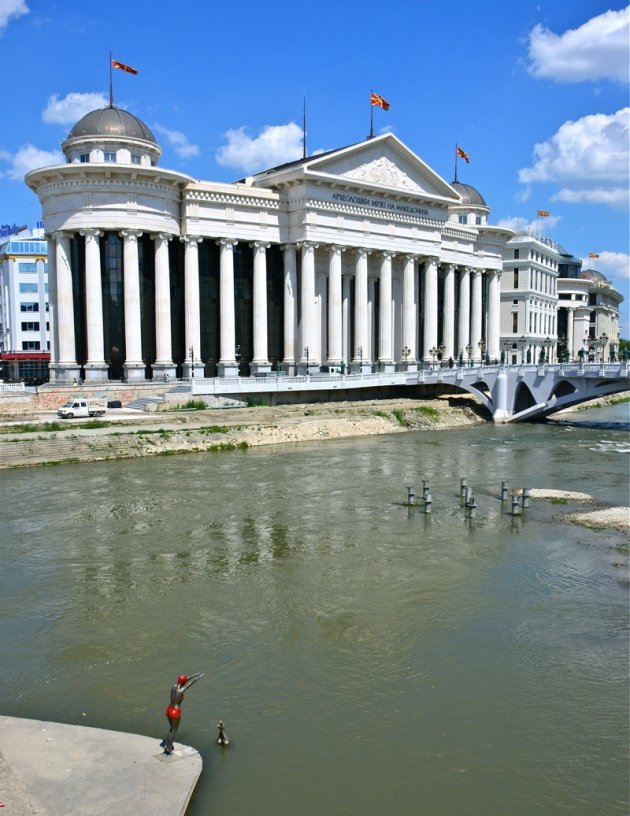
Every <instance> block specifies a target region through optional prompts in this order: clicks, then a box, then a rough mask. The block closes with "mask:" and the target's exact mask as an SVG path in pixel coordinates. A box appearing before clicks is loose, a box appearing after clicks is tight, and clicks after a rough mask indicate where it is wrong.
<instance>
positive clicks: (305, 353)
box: [304, 346, 308, 377]
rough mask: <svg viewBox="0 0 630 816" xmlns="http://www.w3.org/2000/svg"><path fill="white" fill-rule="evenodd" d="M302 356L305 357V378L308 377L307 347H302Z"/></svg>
mask: <svg viewBox="0 0 630 816" xmlns="http://www.w3.org/2000/svg"><path fill="white" fill-rule="evenodd" d="M304 356H305V357H306V376H307V377H308V346H304Z"/></svg>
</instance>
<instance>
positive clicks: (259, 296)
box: [249, 241, 271, 374]
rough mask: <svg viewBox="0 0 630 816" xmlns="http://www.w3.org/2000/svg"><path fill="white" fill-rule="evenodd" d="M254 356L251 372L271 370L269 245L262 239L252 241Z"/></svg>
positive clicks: (250, 367)
mask: <svg viewBox="0 0 630 816" xmlns="http://www.w3.org/2000/svg"><path fill="white" fill-rule="evenodd" d="M250 246H251V247H252V248H253V250H254V281H253V282H254V287H253V288H254V291H253V297H254V307H253V311H254V357H253V359H252V361H251V363H250V366H249V370H250V373H251V374H256V373H258V372H269V371H271V363H270V362H269V353H268V349H267V250H268V249H269V247H270V246H271V245H270V244H266V243H265V242H264V241H254V243H253V244H251V245H250Z"/></svg>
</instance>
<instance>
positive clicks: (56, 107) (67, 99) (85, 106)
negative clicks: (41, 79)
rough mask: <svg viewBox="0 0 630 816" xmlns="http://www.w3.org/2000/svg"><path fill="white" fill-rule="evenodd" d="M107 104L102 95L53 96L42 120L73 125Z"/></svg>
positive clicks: (70, 94) (74, 94)
mask: <svg viewBox="0 0 630 816" xmlns="http://www.w3.org/2000/svg"><path fill="white" fill-rule="evenodd" d="M0 2H2V0H0ZM108 103H109V100H108V98H107V97H106V96H105V94H102V93H69V94H67V95H66V96H64V97H63V99H59V97H58V96H57V95H56V94H53V95H52V96H51V97H49V98H48V104H47V105H46V107H45V108H44V110H43V111H42V120H43V121H44V122H46V123H47V124H49V125H50V124H52V125H75V124H76V123H77V122H78V121H79V119H81V118H83V117H84V116H85V114H86V113H90V111H93V110H98V108H105V107H107V105H108Z"/></svg>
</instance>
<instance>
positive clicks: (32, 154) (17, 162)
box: [0, 144, 65, 181]
mask: <svg viewBox="0 0 630 816" xmlns="http://www.w3.org/2000/svg"><path fill="white" fill-rule="evenodd" d="M0 159H1V160H3V161H6V162H9V164H10V165H11V166H10V168H9V170H7V171H6V172H4V173H2V174H0V175H1V176H5V177H7V178H11V179H16V180H19V181H22V179H23V178H24V176H25V175H26V173H28V172H29V171H30V170H37V169H38V168H39V167H48V166H49V165H51V164H63V163H64V162H65V157H64V155H63V153H62V152H61V151H60V150H40V149H39V148H38V147H35V146H34V145H32V144H27V145H24V146H23V147H21V148H20V149H19V150H18V151H17V152H16V153H9V152H8V151H6V150H0Z"/></svg>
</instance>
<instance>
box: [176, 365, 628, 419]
mask: <svg viewBox="0 0 630 816" xmlns="http://www.w3.org/2000/svg"><path fill="white" fill-rule="evenodd" d="M422 385H427V386H429V385H433V386H438V387H439V386H440V385H450V386H452V387H453V388H455V389H459V390H461V391H467V392H468V393H470V394H473V395H474V396H475V397H477V399H478V400H479V401H480V402H481V403H482V405H484V406H485V408H487V410H488V411H489V413H490V414H491V416H492V419H493V421H494V422H520V421H521V420H525V419H539V418H542V417H546V416H548V415H549V414H553V413H555V412H556V411H561V410H562V409H563V408H569V407H570V406H572V405H578V404H579V403H581V402H586V401H588V400H592V399H597V398H598V397H604V396H608V395H609V394H616V393H619V392H620V391H626V390H630V368H629V365H628V363H627V362H623V363H586V364H581V363H556V364H553V365H549V364H545V363H540V364H538V365H532V364H526V365H510V366H504V365H474V366H458V367H455V368H440V367H437V366H435V367H431V368H426V369H421V370H414V371H396V372H391V373H378V374H372V373H367V374H366V373H364V374H349V375H331V374H311V375H308V376H306V375H303V376H298V377H287V376H281V375H280V374H278V375H276V374H271V375H268V376H266V377H215V378H212V379H195V380H193V381H192V384H191V393H192V395H193V396H204V397H210V396H212V397H214V398H216V400H217V401H219V402H222V403H223V404H230V402H232V404H234V403H238V401H239V400H242V399H243V398H256V397H258V398H262V399H269V398H271V399H273V395H276V394H279V393H285V394H287V395H288V393H289V392H291V393H292V394H295V395H300V394H305V393H308V394H309V395H314V394H315V393H319V394H321V397H322V399H326V398H327V396H328V394H330V393H331V392H339V391H347V392H349V393H348V394H347V397H348V399H352V398H353V397H352V392H356V391H358V390H361V391H366V390H376V389H379V390H380V393H383V389H389V388H391V387H393V386H416V387H418V386H422ZM397 393H399V391H397Z"/></svg>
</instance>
